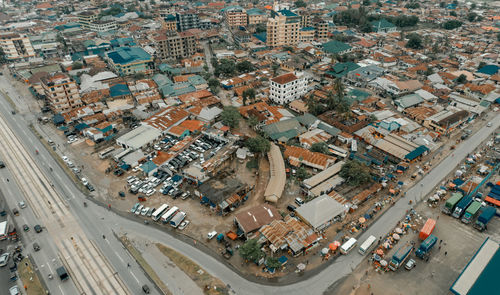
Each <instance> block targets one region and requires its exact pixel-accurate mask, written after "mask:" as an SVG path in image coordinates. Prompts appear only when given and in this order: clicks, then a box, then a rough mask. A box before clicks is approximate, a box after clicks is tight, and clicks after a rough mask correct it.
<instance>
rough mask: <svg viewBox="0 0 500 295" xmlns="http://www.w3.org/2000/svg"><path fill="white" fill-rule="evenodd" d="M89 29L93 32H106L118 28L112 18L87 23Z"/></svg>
mask: <svg viewBox="0 0 500 295" xmlns="http://www.w3.org/2000/svg"><path fill="white" fill-rule="evenodd" d="M88 29H89V30H91V31H93V32H108V31H112V30H116V29H118V25H117V24H116V22H115V21H114V20H98V21H94V22H92V23H90V24H89V27H88Z"/></svg>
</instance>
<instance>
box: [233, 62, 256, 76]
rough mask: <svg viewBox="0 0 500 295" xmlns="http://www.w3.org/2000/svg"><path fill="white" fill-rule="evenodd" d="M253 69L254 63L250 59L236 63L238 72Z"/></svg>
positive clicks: (246, 71)
mask: <svg viewBox="0 0 500 295" xmlns="http://www.w3.org/2000/svg"><path fill="white" fill-rule="evenodd" d="M253 69H254V67H253V64H252V63H251V62H250V61H248V60H244V61H241V62H239V63H237V64H236V71H238V73H248V72H251V71H253Z"/></svg>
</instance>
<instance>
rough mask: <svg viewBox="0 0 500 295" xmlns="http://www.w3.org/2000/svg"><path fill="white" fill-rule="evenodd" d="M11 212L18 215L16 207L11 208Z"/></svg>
mask: <svg viewBox="0 0 500 295" xmlns="http://www.w3.org/2000/svg"><path fill="white" fill-rule="evenodd" d="M12 213H14V215H16V216H19V210H17V208H14V209H12Z"/></svg>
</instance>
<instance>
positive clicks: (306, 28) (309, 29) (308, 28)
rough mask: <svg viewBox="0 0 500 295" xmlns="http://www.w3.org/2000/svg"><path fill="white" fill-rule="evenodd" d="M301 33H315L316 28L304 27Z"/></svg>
mask: <svg viewBox="0 0 500 295" xmlns="http://www.w3.org/2000/svg"><path fill="white" fill-rule="evenodd" d="M300 30H301V31H314V30H316V29H315V28H313V27H303V28H302V29H300Z"/></svg>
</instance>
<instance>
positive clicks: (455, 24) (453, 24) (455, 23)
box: [443, 20, 462, 30]
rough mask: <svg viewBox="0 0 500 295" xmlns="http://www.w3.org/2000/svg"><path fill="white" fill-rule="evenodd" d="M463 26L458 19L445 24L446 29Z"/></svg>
mask: <svg viewBox="0 0 500 295" xmlns="http://www.w3.org/2000/svg"><path fill="white" fill-rule="evenodd" d="M461 26H462V22H461V21H458V20H449V21H447V22H445V23H444V24H443V28H444V29H445V30H453V29H456V28H459V27H461Z"/></svg>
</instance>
